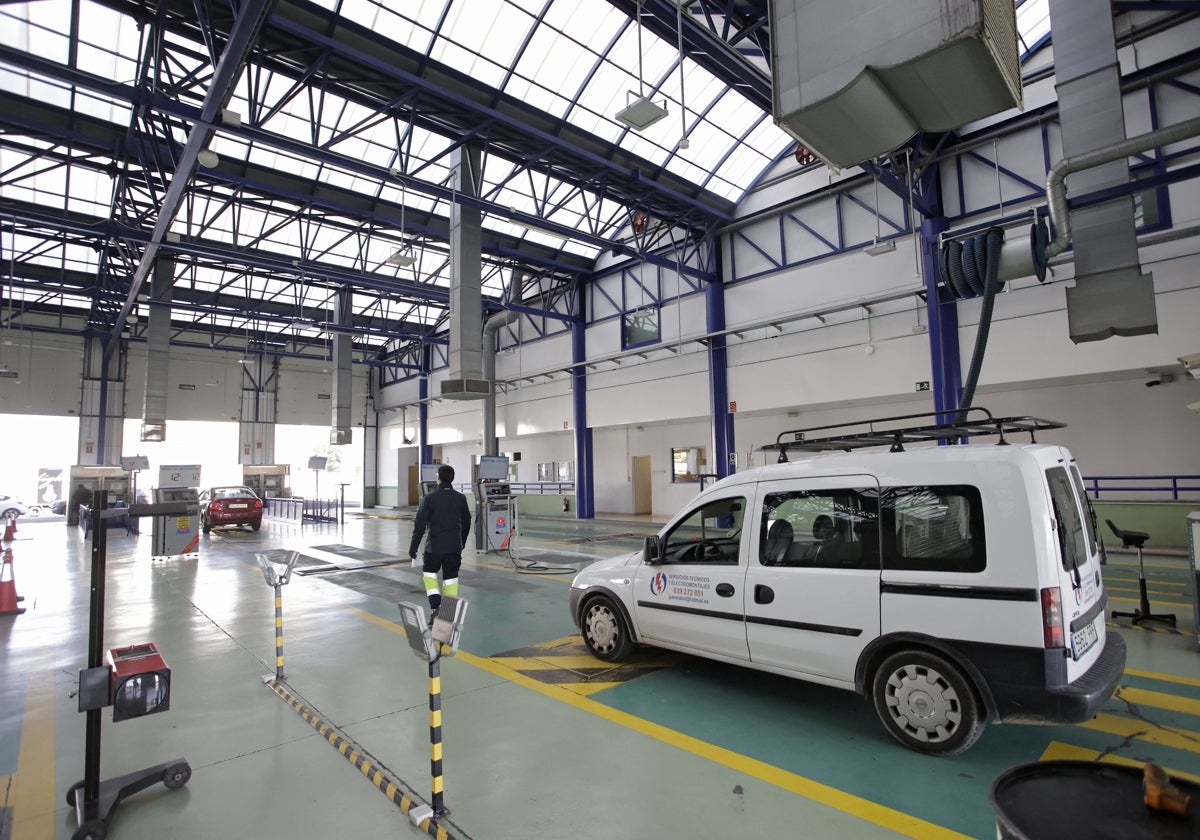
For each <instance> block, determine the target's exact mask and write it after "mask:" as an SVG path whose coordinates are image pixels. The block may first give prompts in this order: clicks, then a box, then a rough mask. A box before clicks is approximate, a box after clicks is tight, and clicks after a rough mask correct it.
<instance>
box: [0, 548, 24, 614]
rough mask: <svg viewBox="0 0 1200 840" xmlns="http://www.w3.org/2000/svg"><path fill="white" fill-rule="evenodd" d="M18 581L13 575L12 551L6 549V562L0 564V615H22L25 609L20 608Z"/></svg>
mask: <svg viewBox="0 0 1200 840" xmlns="http://www.w3.org/2000/svg"><path fill="white" fill-rule="evenodd" d="M19 600H21V597H20V596H19V595H17V581H16V578H15V577H14V575H13V561H12V549H11V548H6V549H4V562H3V563H0V615H20V614H21V613H23V612H25V608H24V607H18V606H17V601H19Z"/></svg>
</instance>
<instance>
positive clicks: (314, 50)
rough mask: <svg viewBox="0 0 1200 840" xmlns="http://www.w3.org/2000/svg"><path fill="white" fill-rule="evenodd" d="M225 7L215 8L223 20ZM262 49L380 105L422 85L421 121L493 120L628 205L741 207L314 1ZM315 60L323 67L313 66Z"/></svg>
mask: <svg viewBox="0 0 1200 840" xmlns="http://www.w3.org/2000/svg"><path fill="white" fill-rule="evenodd" d="M102 1H103V3H104V5H106V6H109V7H111V8H114V9H116V10H117V11H120V12H122V13H124V14H129V15H133V16H138V15H144V12H143V11H141V7H140V5H139V4H138V3H135V2H132V0H102ZM159 8H160V9H161V8H166V9H168V10H169V14H168V15H167V26H168V27H169V28H170V30H171V31H172V32H174V33H177V34H179V35H181V36H183V37H185V38H191V39H194V38H196V37H197V35H196V26H195V10H194V5H193V3H191V2H188V0H164V2H163V3H161V4H160V6H159ZM218 11H219V10H214V11H213V18H214V19H216V17H217V12H218ZM211 25H217V26H220V25H223V24H222V22H220V21H217V22H216V23H215V24H211ZM259 46H260V48H261V56H262V62H263V64H264V66H268V67H271V68H272V69H276V70H278V71H279V72H286V74H287V75H289V76H293V77H294V76H297V75H304V74H309V75H310V77H311V81H312V84H313V85H317V86H320V85H324V86H326V87H327V88H328V89H330V90H335V91H336V92H338V94H339V95H343V96H346V97H347V98H349V99H351V100H352V101H356V102H360V103H361V104H363V105H365V106H366V107H370V108H373V109H378V108H379V107H380V106H381V105H384V104H386V103H389V102H393V101H395V99H396V96H395V93H396V89H397V85H400V86H403V87H406V88H416V89H418V90H419V91H420V92H421V98H420V101H419V102H416V103H412V104H410V105H407V106H404V107H408V108H410V110H409V114H410V115H411V117H412V119H413V120H414V122H416V123H417V124H419V125H422V126H423V127H426V128H428V129H429V130H431V131H434V132H436V133H438V134H441V135H442V136H452V137H459V136H461V135H462V134H463V133H465V132H470V131H478V130H480V127H481V126H484V125H486V126H488V130H489V132H490V137H489V142H490V143H491V145H492V150H491V153H492V154H496V155H500V156H501V157H503V158H505V159H506V160H510V161H512V162H514V163H518V164H521V165H526V166H529V167H530V168H537V169H539V170H540V171H544V172H547V173H549V174H551V175H552V176H553V177H554V178H555V179H556V180H561V181H567V182H571V183H577V184H579V185H581V186H583V187H585V188H587V189H597V186H598V185H599V186H601V187H603V188H607V189H608V190H609V191H610V193H611V195H613V196H614V197H617V198H619V200H620V201H621V202H622V203H624V204H626V205H627V206H629V207H638V206H644V207H647V208H649V209H650V211H651V212H653V213H654V214H655V215H658V216H660V217H662V218H674V219H679V220H681V221H685V222H687V224H688V225H689V226H692V227H697V228H705V227H708V226H711V225H712V224H714V223H720V222H721V221H723V220H727V219H729V218H731V216H732V212H733V203H732V202H730V201H728V200H727V199H723V198H721V197H719V196H717V195H715V194H713V193H709V192H707V191H705V190H702V189H700V188H698V187H696V186H695V185H694V184H692V183H691V182H689V181H687V180H686V179H683V178H680V177H679V176H677V175H675V174H674V173H671V172H668V171H666V170H665V169H663V168H661V167H656V166H655V165H653V164H651V163H650V162H648V161H646V160H644V159H641V158H637V157H636V156H634V155H631V154H629V153H627V152H625V151H624V150H622V149H620V148H617V147H613V146H612V144H610V143H606V142H604V141H603V140H601V139H600V138H598V137H596V136H595V135H591V134H589V133H587V132H584V131H581V130H579V129H577V128H575V127H574V126H571V125H570V124H569V123H566V122H565V121H562V120H558V119H556V118H552V117H550V116H549V115H547V114H546V113H544V112H541V111H538V110H536V109H533V108H531V107H530V106H528V105H527V104H525V103H524V102H522V101H520V100H518V99H517V98H515V97H512V96H509V95H507V94H503V93H497V91H496V90H495V89H494V88H490V87H488V86H485V85H483V84H481V83H479V82H477V81H476V80H474V79H473V78H471V77H470V76H469V75H468V74H465V73H461V72H459V71H456V70H454V69H453V68H451V67H448V66H446V65H442V64H440V63H438V62H436V61H433V60H432V59H430V58H429V57H428V56H426V55H424V54H422V53H419V52H416V51H413V50H410V49H407V48H405V47H403V46H401V45H397V44H396V43H395V42H392V41H389V40H386V39H383V38H381V37H379V36H377V35H375V34H374V33H373V32H372V31H371V30H369V29H367V28H365V27H363V26H360V25H358V24H355V23H352V22H350V21H348V20H345V19H342V18H339V17H338V16H337V15H336V14H335V13H334V12H332V11H329V10H326V9H323V8H320V7H319V6H317V5H315V4H312V3H307V2H304V1H303V0H278V2H277V3H276V6H275V8H274V10H273V14H272V16H271V20H270V25H269V26H268V27H267V28H266V29H265V30H264V32H263V34H262V38H261V40H260V42H259ZM314 56H315V57H316V60H317V61H319V62H321V65H320V66H317V65H315V64H314V61H313V59H314ZM330 67H332V68H334V70H335V71H336V72H334V71H331V70H329V69H327V68H330ZM331 72H333V75H334V77H336V78H334V77H331V76H330V73H331ZM337 78H353V79H354V81H355V83H354V85H352V86H344V85H341V84H339V82H338V81H337ZM431 79H436V80H437V81H431ZM543 148H548V149H553V150H554V155H553V157H543V158H542V159H541V160H535V159H534V158H533V157H529V156H528V155H533V154H534V153H536V152H537V150H539V149H543Z"/></svg>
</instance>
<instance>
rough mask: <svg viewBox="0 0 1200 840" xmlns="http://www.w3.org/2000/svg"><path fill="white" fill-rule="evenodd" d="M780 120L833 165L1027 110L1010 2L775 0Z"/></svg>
mask: <svg viewBox="0 0 1200 840" xmlns="http://www.w3.org/2000/svg"><path fill="white" fill-rule="evenodd" d="M770 15H771V42H772V43H771V77H772V98H773V109H772V110H773V113H774V117H775V121H776V123H778V125H779V126H780V128H782V129H783V130H784V131H786V132H787V133H788V134H790V135H792V136H793V137H795V138H796V139H797V140H798V141H800V143H801V144H803V145H804V146H805V147H807V148H808V149H809V150H810V151H812V152H813V153H815V154H816V155H817V156H819V157H820V158H822V159H823V160H825V161H826V162H827V163H830V164H833V165H835V166H838V167H842V166H850V165H853V164H856V163H861V162H862V161H864V160H869V159H871V158H874V157H877V156H879V155H882V154H884V153H886V152H889V151H892V150H893V149H895V148H897V147H899V146H901V145H902V144H904V143H905V142H907V141H908V140H909V139H910V138H911V137H913V135H915V134H916V133H917V132H918V131H949V130H951V129H954V128H957V127H959V126H961V125H963V124H965V123H968V122H971V121H972V120H977V119H981V118H983V117H986V116H989V115H990V114H995V113H999V112H1000V111H1004V110H1006V109H1008V108H1013V107H1020V106H1021V105H1022V97H1021V65H1020V58H1019V54H1018V52H1017V23H1016V11H1015V7H1014V5H1013V2H1012V0H908V2H905V3H896V2H886V0H771V3H770Z"/></svg>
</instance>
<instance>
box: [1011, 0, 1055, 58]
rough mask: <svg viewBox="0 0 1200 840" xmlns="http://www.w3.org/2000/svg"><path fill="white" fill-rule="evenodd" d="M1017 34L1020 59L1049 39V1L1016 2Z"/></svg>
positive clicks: (1019, 0)
mask: <svg viewBox="0 0 1200 840" xmlns="http://www.w3.org/2000/svg"><path fill="white" fill-rule="evenodd" d="M1016 4H1017V34H1018V35H1019V36H1020V39H1021V41H1020V44H1018V46H1019V47H1020V48H1021V58H1022V59H1025V58H1027V57H1028V56H1029V54H1030V53H1031V52H1032V51H1033V50H1036V49H1037V48H1038V47H1040V46H1041V45H1042V44H1044V43H1045V42H1046V39H1047V38H1049V37H1050V2H1049V0H1016Z"/></svg>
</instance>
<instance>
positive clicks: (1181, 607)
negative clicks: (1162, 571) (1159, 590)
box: [1108, 589, 1192, 613]
mask: <svg viewBox="0 0 1200 840" xmlns="http://www.w3.org/2000/svg"><path fill="white" fill-rule="evenodd" d="M1108 600H1110V601H1121V602H1122V603H1126V604H1138V603H1141V600H1142V599H1141V597H1140V595H1139V597H1137V598H1122V597H1120V596H1119V595H1113V594H1112V590H1111V589H1110V590H1108ZM1159 607H1174V608H1175V609H1179V610H1190V609H1191V608H1192V605H1191V604H1179V603H1176V602H1174V601H1160V600H1158V599H1157V598H1151V599H1150V609H1151V610H1153V611H1154V612H1155V613H1157V612H1158V610H1159Z"/></svg>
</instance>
